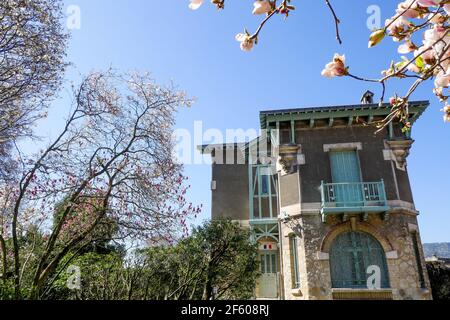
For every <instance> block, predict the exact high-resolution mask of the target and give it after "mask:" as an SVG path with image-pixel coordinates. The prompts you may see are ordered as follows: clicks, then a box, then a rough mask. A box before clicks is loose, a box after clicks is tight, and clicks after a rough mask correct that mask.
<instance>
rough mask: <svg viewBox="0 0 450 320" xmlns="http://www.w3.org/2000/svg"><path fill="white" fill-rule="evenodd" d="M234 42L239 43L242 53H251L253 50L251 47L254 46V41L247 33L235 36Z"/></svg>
mask: <svg viewBox="0 0 450 320" xmlns="http://www.w3.org/2000/svg"><path fill="white" fill-rule="evenodd" d="M236 40H237V41H239V42H240V43H241V50H242V51H247V52H248V51H251V50H252V49H253V45H254V44H255V42H254V40H253V39H252V38H251V37H250V35H249V34H247V33H239V34H237V35H236Z"/></svg>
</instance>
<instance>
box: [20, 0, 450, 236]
mask: <svg viewBox="0 0 450 320" xmlns="http://www.w3.org/2000/svg"><path fill="white" fill-rule="evenodd" d="M294 2H295V4H296V5H297V9H298V10H297V12H295V13H293V14H292V15H291V16H290V18H289V19H288V20H287V21H284V19H282V18H281V17H275V19H273V21H271V22H270V23H269V24H267V25H266V27H265V29H264V30H263V32H262V33H261V36H260V43H259V45H258V46H257V47H256V48H255V49H254V51H253V52H251V53H244V52H242V51H240V50H239V44H238V43H237V42H236V41H235V39H234V36H235V34H236V33H238V32H241V31H243V28H244V27H247V28H248V30H249V31H250V32H252V31H253V30H255V28H256V27H257V25H258V22H259V21H260V19H261V17H254V16H252V15H251V10H252V3H253V1H252V0H227V4H226V10H224V11H222V12H217V10H216V9H215V8H214V7H213V6H212V5H210V4H209V3H206V4H205V5H204V6H203V7H202V8H201V9H199V10H198V11H195V12H193V11H190V10H189V9H188V7H187V6H188V3H189V1H188V0H165V1H155V0H66V5H77V6H79V8H80V9H81V29H79V30H72V31H71V33H72V38H71V40H70V48H69V52H68V60H69V61H70V62H72V63H73V67H71V68H70V70H69V71H68V73H67V77H66V78H67V81H68V83H67V86H68V85H69V82H70V81H74V82H75V83H76V82H77V81H78V80H79V78H80V75H82V74H86V73H88V72H89V71H92V70H98V69H106V68H108V67H110V66H113V67H114V68H116V69H119V70H123V71H127V70H143V71H144V70H145V71H150V72H151V73H152V74H153V76H154V78H155V79H156V80H157V81H158V82H160V83H163V84H164V83H166V84H167V83H169V82H170V81H174V83H176V84H177V85H178V86H179V87H180V88H182V89H184V90H186V91H187V92H188V93H189V94H190V95H191V96H193V97H196V98H197V102H196V103H195V105H194V106H193V108H191V109H186V110H182V111H181V112H180V114H179V115H178V123H177V126H178V127H180V128H187V129H190V130H191V129H192V128H193V123H194V121H202V122H203V127H204V128H205V129H208V128H217V129H221V130H225V129H227V128H243V129H250V128H258V125H259V122H258V121H259V119H258V113H259V111H260V110H264V109H276V108H296V107H306V106H323V105H336V104H354V103H358V102H359V98H360V96H361V94H362V93H363V92H364V91H365V90H366V89H371V90H372V91H373V92H376V93H377V95H378V97H379V95H380V93H379V88H378V87H377V86H370V85H368V84H367V83H361V82H358V81H355V80H352V79H343V78H340V79H333V80H328V79H325V78H323V77H321V75H320V72H321V70H322V69H323V67H324V65H325V64H326V63H327V62H328V61H330V60H331V57H332V56H333V54H334V53H335V52H339V53H345V54H346V57H347V64H348V65H350V67H351V69H350V70H351V72H352V73H354V74H357V75H361V76H367V77H379V75H380V74H379V72H380V70H383V69H386V68H387V67H388V65H389V63H390V61H391V60H392V59H397V60H398V59H399V57H398V54H397V53H396V46H395V44H393V42H392V41H391V40H390V39H387V40H385V41H384V42H383V44H382V45H381V46H378V47H376V48H373V49H370V50H369V49H367V41H368V36H369V34H370V31H369V30H368V28H367V27H366V21H367V18H368V16H369V15H368V14H367V13H366V11H367V8H368V6H369V5H373V4H377V5H379V6H380V8H381V15H382V21H384V20H385V19H386V18H388V17H390V16H391V15H392V13H393V11H394V8H395V6H396V3H397V1H381V0H370V1H366V0H335V1H333V3H334V6H335V9H336V11H337V13H338V15H339V16H340V18H341V20H342V25H341V33H342V38H343V40H344V44H343V45H342V46H340V45H339V44H338V43H337V42H336V40H335V34H334V23H333V20H332V18H331V15H330V12H329V11H328V9H327V8H326V6H325V4H324V1H306V0H296V1H294ZM431 89H432V84H431V83H428V84H426V85H424V86H423V87H422V88H420V89H419V90H418V91H417V92H416V93H415V95H414V96H413V99H415V100H428V99H429V100H430V101H431V106H430V108H429V110H428V111H427V112H426V113H425V114H424V115H423V117H422V118H421V119H420V120H419V121H418V122H417V124H416V125H415V128H414V130H413V136H414V138H415V139H416V143H415V145H414V147H413V150H412V154H411V156H410V158H409V172H410V179H411V184H412V187H413V192H414V197H415V201H416V206H417V208H418V209H419V210H420V211H421V216H420V218H419V219H420V227H421V232H422V238H423V239H422V240H423V241H424V242H437V241H450V235H449V233H450V232H449V230H450V228H449V227H450V209H449V208H450V206H449V204H448V202H447V200H448V197H449V196H450V193H449V184H450V183H449V182H450V170H448V161H449V160H450V148H448V145H449V138H450V125H446V124H444V122H443V121H442V113H441V112H440V111H439V109H440V108H441V105H440V104H439V102H438V101H437V99H436V98H435V97H434V96H433V94H432V92H431ZM406 90H407V85H406V84H405V83H403V82H399V81H397V82H392V83H391V84H390V86H389V88H388V96H390V95H391V94H393V93H394V92H398V93H399V94H403V93H405V92H406ZM68 109H69V91H68V89H65V90H63V92H62V93H61V98H60V99H58V100H57V101H55V103H54V105H53V107H52V109H51V111H50V116H49V118H48V119H47V120H45V121H44V122H42V123H41V124H40V125H39V127H38V132H39V134H41V135H49V136H52V135H54V134H55V133H56V132H57V130H58V128H59V127H60V126H61V124H62V122H63V119H64V116H65V115H66V114H67V113H68ZM27 147H29V148H31V145H29V146H27ZM186 174H187V175H189V176H190V178H191V183H192V188H191V192H190V197H191V199H192V201H193V202H194V203H203V204H204V207H205V211H204V212H203V214H202V216H201V217H200V219H207V218H209V216H210V180H211V169H210V167H209V166H208V165H192V166H187V167H186Z"/></svg>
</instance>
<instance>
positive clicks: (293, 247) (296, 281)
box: [289, 235, 300, 289]
mask: <svg viewBox="0 0 450 320" xmlns="http://www.w3.org/2000/svg"><path fill="white" fill-rule="evenodd" d="M289 248H290V254H291V275H292V279H291V280H292V289H298V288H300V271H299V269H298V237H297V236H296V235H291V236H290V237H289Z"/></svg>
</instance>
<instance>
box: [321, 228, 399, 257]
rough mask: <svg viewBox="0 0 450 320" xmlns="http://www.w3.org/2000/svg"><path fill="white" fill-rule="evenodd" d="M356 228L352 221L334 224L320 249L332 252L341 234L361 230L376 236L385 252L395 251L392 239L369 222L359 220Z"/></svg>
mask: <svg viewBox="0 0 450 320" xmlns="http://www.w3.org/2000/svg"><path fill="white" fill-rule="evenodd" d="M355 226H356V228H353V227H352V223H351V221H348V222H344V223H341V224H338V225H336V226H334V227H333V228H332V229H331V230H330V231H329V232H328V234H327V235H326V236H325V237H324V238H323V240H322V243H321V245H320V251H321V252H324V253H330V248H331V245H332V243H333V241H334V239H336V237H338V236H339V235H340V234H342V233H345V232H351V231H359V232H365V233H367V234H369V235H371V236H372V237H374V238H375V239H376V240H378V242H379V243H380V244H381V246H382V247H383V250H384V252H385V253H388V252H391V251H394V250H395V249H394V247H393V246H392V243H391V241H390V240H389V239H388V238H387V237H385V236H384V235H382V234H381V233H380V232H379V231H378V230H377V229H376V228H375V227H374V226H372V225H371V224H369V223H367V222H357V223H356V225H355Z"/></svg>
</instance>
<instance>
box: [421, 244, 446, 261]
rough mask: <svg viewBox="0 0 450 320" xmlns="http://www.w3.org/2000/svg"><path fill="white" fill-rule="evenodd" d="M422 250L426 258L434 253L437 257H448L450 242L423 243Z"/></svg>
mask: <svg viewBox="0 0 450 320" xmlns="http://www.w3.org/2000/svg"><path fill="white" fill-rule="evenodd" d="M423 250H424V252H425V257H426V258H431V257H432V256H434V255H436V256H438V257H439V258H450V242H443V243H424V244H423Z"/></svg>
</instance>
